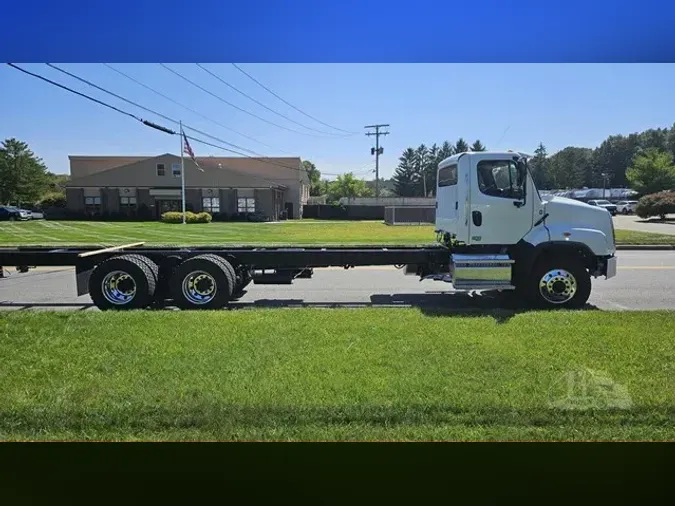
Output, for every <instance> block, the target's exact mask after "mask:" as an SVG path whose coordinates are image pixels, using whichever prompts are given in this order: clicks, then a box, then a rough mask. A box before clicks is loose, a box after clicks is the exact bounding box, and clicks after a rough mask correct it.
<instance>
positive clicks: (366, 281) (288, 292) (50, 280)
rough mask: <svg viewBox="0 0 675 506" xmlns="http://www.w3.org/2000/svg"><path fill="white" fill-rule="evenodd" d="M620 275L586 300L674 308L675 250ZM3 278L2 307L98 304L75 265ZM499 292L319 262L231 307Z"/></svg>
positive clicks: (471, 304)
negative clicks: (80, 290) (78, 280)
mask: <svg viewBox="0 0 675 506" xmlns="http://www.w3.org/2000/svg"><path fill="white" fill-rule="evenodd" d="M617 256H618V258H619V268H618V272H617V276H616V277H614V278H612V279H609V280H605V279H604V278H598V279H597V280H594V281H593V292H592V294H591V298H590V300H589V305H590V306H592V307H596V308H598V309H605V310H607V309H613V310H616V309H620V310H636V309H675V297H673V296H672V290H673V287H675V251H619V252H618V254H617ZM9 274H10V276H9V277H7V278H3V279H0V310H97V309H96V308H95V307H94V306H93V305H92V304H91V300H90V298H89V296H88V295H85V296H82V297H77V296H76V291H75V277H74V269H72V268H41V269H38V270H31V271H30V272H28V273H24V274H21V273H17V272H16V271H14V270H9ZM500 297H502V295H499V294H496V293H487V294H465V293H455V292H453V290H452V289H451V288H450V285H448V284H446V283H442V282H438V281H422V282H420V281H419V279H418V278H416V277H414V276H404V275H403V273H402V272H401V271H399V270H397V269H396V268H394V267H388V266H387V267H363V268H356V269H350V270H348V271H345V270H344V269H340V268H332V269H317V270H316V271H315V274H314V277H313V278H312V279H300V280H297V281H295V283H294V284H292V285H250V286H249V289H248V292H247V293H246V295H244V297H242V298H241V299H240V300H239V301H238V302H235V303H233V304H232V307H234V308H255V307H296V306H317V307H335V306H337V307H363V306H382V307H391V306H403V307H410V306H419V307H438V308H446V309H458V310H461V309H472V308H493V307H501V305H502V302H503V301H502V300H501V299H500Z"/></svg>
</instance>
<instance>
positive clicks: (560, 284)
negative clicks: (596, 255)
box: [526, 256, 591, 309]
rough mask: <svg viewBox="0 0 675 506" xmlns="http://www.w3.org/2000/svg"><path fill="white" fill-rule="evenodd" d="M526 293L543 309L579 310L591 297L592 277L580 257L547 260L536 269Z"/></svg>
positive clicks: (547, 258)
mask: <svg viewBox="0 0 675 506" xmlns="http://www.w3.org/2000/svg"><path fill="white" fill-rule="evenodd" d="M526 292H527V296H528V299H529V300H530V302H531V303H532V304H533V305H534V306H535V307H538V308H541V309H580V308H582V307H584V305H585V304H586V302H587V301H588V298H589V297H590V295H591V276H590V274H589V273H588V271H587V270H586V268H585V267H584V265H583V263H582V262H581V259H579V258H578V257H564V256H546V257H544V258H542V259H540V260H539V261H538V262H537V263H536V265H535V266H534V269H533V270H532V273H531V277H528V280H527V289H526Z"/></svg>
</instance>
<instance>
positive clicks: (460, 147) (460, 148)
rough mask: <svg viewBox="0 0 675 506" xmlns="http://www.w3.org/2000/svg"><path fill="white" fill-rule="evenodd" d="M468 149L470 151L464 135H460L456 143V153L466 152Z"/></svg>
mask: <svg viewBox="0 0 675 506" xmlns="http://www.w3.org/2000/svg"><path fill="white" fill-rule="evenodd" d="M467 151H469V145H468V144H467V143H466V141H465V140H464V139H463V138H462V137H460V138H459V140H458V141H457V143H456V144H455V153H466V152H467Z"/></svg>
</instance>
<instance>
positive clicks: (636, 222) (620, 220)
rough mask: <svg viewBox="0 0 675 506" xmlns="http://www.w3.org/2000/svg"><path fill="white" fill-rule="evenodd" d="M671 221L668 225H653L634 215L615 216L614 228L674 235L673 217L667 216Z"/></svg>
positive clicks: (674, 221) (674, 217)
mask: <svg viewBox="0 0 675 506" xmlns="http://www.w3.org/2000/svg"><path fill="white" fill-rule="evenodd" d="M668 218H669V219H672V220H673V221H672V222H670V223H654V222H648V221H645V220H643V219H642V218H638V217H637V216H635V215H628V216H621V215H618V216H615V217H614V228H616V229H623V230H634V231H637V232H653V233H655V234H668V235H675V215H672V214H670V215H668Z"/></svg>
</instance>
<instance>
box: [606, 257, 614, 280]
mask: <svg viewBox="0 0 675 506" xmlns="http://www.w3.org/2000/svg"><path fill="white" fill-rule="evenodd" d="M616 264H617V260H616V257H610V258H608V259H607V260H606V262H605V279H609V278H613V277H614V276H616Z"/></svg>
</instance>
